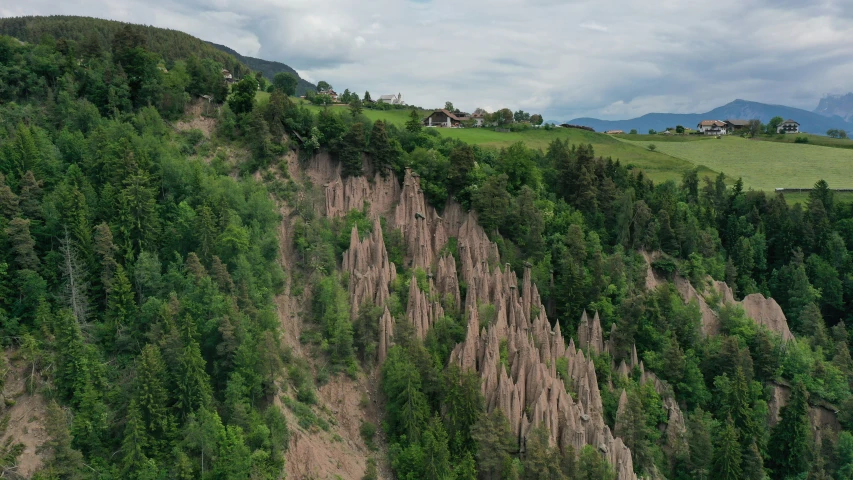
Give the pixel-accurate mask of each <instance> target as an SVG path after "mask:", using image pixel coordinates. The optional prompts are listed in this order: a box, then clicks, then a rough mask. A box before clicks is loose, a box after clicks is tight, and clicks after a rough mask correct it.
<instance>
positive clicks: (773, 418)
mask: <svg viewBox="0 0 853 480" xmlns="http://www.w3.org/2000/svg"><path fill="white" fill-rule="evenodd" d="M770 386H771V389H770V400H769V401H768V402H767V409H768V410H769V417H770V418H768V421H767V423H768V425H770V426H771V427H772V426H774V425H776V424H777V423H779V418H780V417H779V415H780V414H781V411H782V407H784V406H785V405H787V404H788V400H789V399H790V398H791V387H789V386H787V385H782V384H779V383H772V384H771V385H770ZM809 423H810V424H811V427H812V431H813V432H814V434H815V437H818V438H819V437H822V436H823V435H824V434H825V433H827V432H830V434H831V435H834V434H835V433H837V432H838V431H840V430H841V423H839V421H838V412H837V411H836V410H835V409H833V408H829V407H828V406H825V405H810V406H809ZM816 439H817V438H816Z"/></svg>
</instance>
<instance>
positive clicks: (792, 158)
mask: <svg viewBox="0 0 853 480" xmlns="http://www.w3.org/2000/svg"><path fill="white" fill-rule="evenodd" d="M622 141H623V142H625V143H629V144H632V145H635V146H638V147H645V146H646V145H647V144H648V143H652V142H648V141H644V142H640V141H632V140H622ZM655 145H656V146H657V150H658V151H660V152H662V153H665V154H668V155H671V156H673V157H675V158H678V159H681V160H684V161H687V162H690V163H692V164H695V165H704V166H705V167H707V168H709V169H711V170H714V171H717V172H725V174H726V175H727V176H730V177H735V178H736V177H742V178H743V181H744V185H745V186H746V187H748V188H753V189H755V190H765V191H772V190H773V189H775V188H777V187H784V188H809V187H811V186H812V185H814V183H815V182H816V181H818V180H820V179H824V180H826V181H827V182H829V185H830V187H832V188H853V151H849V150H846V149H841V148H832V147H826V146H819V145H810V144H793V143H783V142H772V141H762V140H748V139H745V138H740V137H723V138H722V139H720V140H717V139H711V140H708V141H680V142H655Z"/></svg>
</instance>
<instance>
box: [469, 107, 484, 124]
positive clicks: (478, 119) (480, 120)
mask: <svg viewBox="0 0 853 480" xmlns="http://www.w3.org/2000/svg"><path fill="white" fill-rule="evenodd" d="M471 120H474V126H475V127H482V126H483V124H484V123H486V114H485V113H483V112H479V111H475V112H474V113H473V114H471Z"/></svg>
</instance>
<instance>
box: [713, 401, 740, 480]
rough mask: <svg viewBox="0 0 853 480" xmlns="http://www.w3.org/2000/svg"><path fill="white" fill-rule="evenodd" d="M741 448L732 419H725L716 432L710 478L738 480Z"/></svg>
mask: <svg viewBox="0 0 853 480" xmlns="http://www.w3.org/2000/svg"><path fill="white" fill-rule="evenodd" d="M741 463H742V456H741V448H740V442H739V441H738V431H737V428H735V424H734V421H733V420H732V417H728V419H726V423H725V425H721V426H720V429H719V431H718V432H717V442H716V445H715V446H714V462H713V466H712V468H711V478H714V479H719V480H740V479H741V478H743V477H742V476H741V473H742V470H741Z"/></svg>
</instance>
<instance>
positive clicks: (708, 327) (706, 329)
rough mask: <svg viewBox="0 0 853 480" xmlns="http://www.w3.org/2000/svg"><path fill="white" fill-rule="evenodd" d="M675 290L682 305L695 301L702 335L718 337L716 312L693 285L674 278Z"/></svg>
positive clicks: (718, 321)
mask: <svg viewBox="0 0 853 480" xmlns="http://www.w3.org/2000/svg"><path fill="white" fill-rule="evenodd" d="M649 269H651V267H650V268H649ZM675 288H676V289H677V290H678V293H679V294H680V295H681V299H682V300H684V303H690V302H693V301H695V302H696V303H697V304H698V305H699V313H701V314H702V335H704V336H706V337H707V336H710V335H718V334H719V333H720V318H719V317H718V316H717V312H715V311H714V310H712V309H711V307H710V306H709V305H708V303H707V302H706V301H705V297H704V296H702V295H700V294H699V292H697V291H696V289H695V288H694V287H693V284H691V283H690V281H688V280H687V279H686V278H684V277H680V276H676V277H675ZM729 292H731V290H729Z"/></svg>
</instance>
